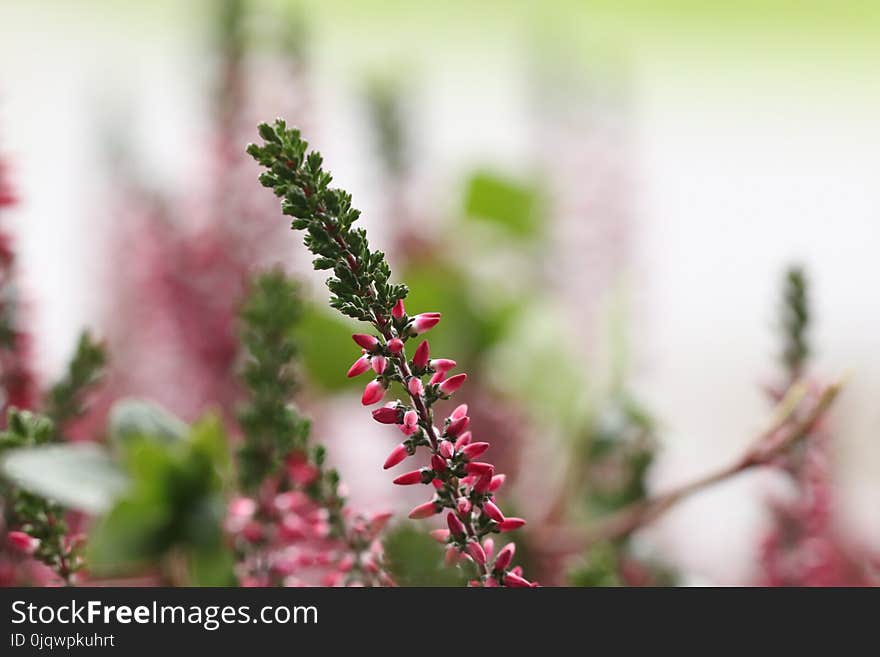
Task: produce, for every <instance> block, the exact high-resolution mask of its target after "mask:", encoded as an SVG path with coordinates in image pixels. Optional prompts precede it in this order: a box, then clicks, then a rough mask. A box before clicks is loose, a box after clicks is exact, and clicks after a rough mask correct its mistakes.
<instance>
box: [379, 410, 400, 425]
mask: <svg viewBox="0 0 880 657" xmlns="http://www.w3.org/2000/svg"><path fill="white" fill-rule="evenodd" d="M399 418H400V412H399V411H398V410H397V407H396V406H383V407H382V408H377V409H376V410H375V411H373V419H374V420H376V422H378V423H379V424H397V421H398V419H399Z"/></svg>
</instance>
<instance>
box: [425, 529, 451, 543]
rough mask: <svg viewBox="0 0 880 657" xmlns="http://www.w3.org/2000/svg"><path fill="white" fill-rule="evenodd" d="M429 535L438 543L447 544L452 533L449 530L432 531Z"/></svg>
mask: <svg viewBox="0 0 880 657" xmlns="http://www.w3.org/2000/svg"><path fill="white" fill-rule="evenodd" d="M429 534H430V535H431V538H433V539H434V540H435V541H437V542H438V543H445V542H446V541H448V540H449V534H450V532H449V530H448V529H432V530H431V531H430V532H429Z"/></svg>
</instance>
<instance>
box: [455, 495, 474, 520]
mask: <svg viewBox="0 0 880 657" xmlns="http://www.w3.org/2000/svg"><path fill="white" fill-rule="evenodd" d="M455 508H456V509H457V510H458V513H459V515H462V516H466V515H467V514H469V513H470V512H471V508H472V505H471V501H470V500H469V499H468V498H466V497H459V498H458V499H457V500H456V501H455Z"/></svg>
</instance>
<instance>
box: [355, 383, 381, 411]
mask: <svg viewBox="0 0 880 657" xmlns="http://www.w3.org/2000/svg"><path fill="white" fill-rule="evenodd" d="M384 396H385V386H383V385H382V384H381V383H379V382H378V381H376V380H373V381H370V382H369V383H368V384H367V387H366V388H364V394H363V396H362V397H361V404H363V405H364V406H370V405H371V404H375V403H376V402H378V401H382V397H384Z"/></svg>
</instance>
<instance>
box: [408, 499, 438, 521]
mask: <svg viewBox="0 0 880 657" xmlns="http://www.w3.org/2000/svg"><path fill="white" fill-rule="evenodd" d="M438 513H440V507H439V506H437V505H436V504H435V503H434V500H431V501H430V502H425V503H424V504H419V505H418V506H417V507H415V508H414V509H413V510H412V511H410V512H409V518H410V519H411V520H422V519H424V518H430V517H431V516H433V515H436V514H438Z"/></svg>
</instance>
